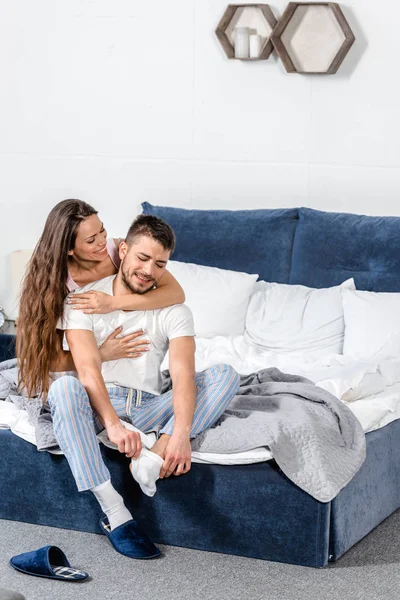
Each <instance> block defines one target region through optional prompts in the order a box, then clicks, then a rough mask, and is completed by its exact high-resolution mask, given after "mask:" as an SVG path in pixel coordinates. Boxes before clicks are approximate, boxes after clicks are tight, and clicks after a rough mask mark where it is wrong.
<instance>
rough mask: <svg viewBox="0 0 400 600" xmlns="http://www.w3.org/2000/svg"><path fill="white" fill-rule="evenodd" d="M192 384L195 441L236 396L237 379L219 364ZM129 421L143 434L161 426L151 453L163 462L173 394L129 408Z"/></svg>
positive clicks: (169, 426) (171, 412) (224, 366)
mask: <svg viewBox="0 0 400 600" xmlns="http://www.w3.org/2000/svg"><path fill="white" fill-rule="evenodd" d="M195 382H196V389H197V398H196V408H195V412H194V416H193V423H192V430H191V433H190V437H191V438H195V437H196V436H197V435H199V433H201V432H202V431H205V430H206V429H208V428H209V427H211V426H212V425H214V423H215V422H216V421H217V420H218V419H219V417H220V416H221V415H222V413H223V412H224V411H225V409H226V408H227V407H228V405H229V404H230V403H231V401H232V399H233V397H234V396H235V394H236V393H237V391H238V389H239V383H240V378H239V375H238V373H237V372H236V371H235V370H234V369H233V367H231V366H230V365H225V364H218V365H214V366H212V367H209V368H208V369H205V370H204V371H202V372H201V373H197V374H196V377H195ZM131 418H132V422H133V424H134V425H135V427H137V428H138V429H140V430H141V431H143V432H145V433H146V432H148V431H152V430H154V429H159V427H160V426H161V429H160V430H159V432H160V438H159V439H158V441H157V442H156V444H155V445H154V446H153V448H152V451H153V452H155V453H156V454H159V455H160V456H161V457H162V458H164V452H165V448H166V446H167V444H168V441H169V437H170V436H171V435H172V432H173V428H174V413H173V406H172V390H170V391H169V392H166V393H165V394H162V395H161V396H154V397H152V398H149V399H146V395H144V402H142V405H141V406H140V407H136V406H134V407H133V408H132V413H131Z"/></svg>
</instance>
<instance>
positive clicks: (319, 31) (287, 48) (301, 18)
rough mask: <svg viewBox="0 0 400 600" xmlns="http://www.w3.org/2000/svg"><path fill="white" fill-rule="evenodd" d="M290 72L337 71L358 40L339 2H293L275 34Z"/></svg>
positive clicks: (279, 52)
mask: <svg viewBox="0 0 400 600" xmlns="http://www.w3.org/2000/svg"><path fill="white" fill-rule="evenodd" d="M271 40H272V43H273V45H274V46H275V48H276V51H277V52H278V54H279V57H280V58H281V60H282V62H283V64H284V66H285V69H286V71H287V72H288V73H312V74H318V75H324V74H328V75H331V74H333V73H336V71H337V70H338V68H339V67H340V65H341V64H342V62H343V60H344V58H345V56H346V54H347V53H348V51H349V50H350V48H351V46H352V45H353V43H354V41H355V37H354V34H353V32H352V30H351V29H350V26H349V24H348V22H347V21H346V18H345V16H344V14H343V12H342V10H341V8H340V6H339V4H337V3H336V2H289V4H288V5H287V7H286V9H285V12H284V13H283V15H282V17H281V19H280V20H279V22H278V24H277V26H276V27H275V29H274V31H273V32H272V35H271Z"/></svg>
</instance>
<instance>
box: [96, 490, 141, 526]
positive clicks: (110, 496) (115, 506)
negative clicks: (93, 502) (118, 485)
mask: <svg viewBox="0 0 400 600" xmlns="http://www.w3.org/2000/svg"><path fill="white" fill-rule="evenodd" d="M90 491H91V492H93V494H94V495H95V496H96V499H97V501H98V503H99V504H100V506H101V508H102V510H103V512H105V513H106V515H107V518H108V521H109V523H110V527H111V530H113V529H115V528H116V527H118V525H122V523H126V522H127V521H130V520H131V519H132V515H131V513H130V512H129V510H128V509H127V508H126V506H125V504H124V500H123V498H122V496H121V494H119V493H118V492H117V490H116V489H115V488H114V486H113V484H112V483H111V479H108V481H105V482H104V483H101V484H100V485H97V486H96V487H94V488H92V489H91V490H90Z"/></svg>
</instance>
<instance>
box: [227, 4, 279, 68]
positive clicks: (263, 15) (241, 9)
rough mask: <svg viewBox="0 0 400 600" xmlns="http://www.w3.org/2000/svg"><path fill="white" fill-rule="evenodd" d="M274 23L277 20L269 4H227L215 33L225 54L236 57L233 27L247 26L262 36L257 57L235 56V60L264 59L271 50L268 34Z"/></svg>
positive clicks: (269, 34)
mask: <svg viewBox="0 0 400 600" xmlns="http://www.w3.org/2000/svg"><path fill="white" fill-rule="evenodd" d="M276 24H277V20H276V19H275V17H274V13H273V12H272V10H271V9H270V7H269V4H229V6H228V7H227V8H226V10H225V12H224V14H223V15H222V18H221V20H220V22H219V23H218V25H217V28H216V30H215V34H216V36H217V38H218V39H219V41H220V44H221V46H222V48H223V49H224V52H225V54H226V56H227V57H228V58H236V57H235V48H234V30H235V27H249V28H250V30H253V31H255V32H256V33H258V34H260V35H261V36H262V44H261V50H260V53H259V55H258V57H257V58H236V60H266V59H267V58H269V56H270V54H271V52H272V50H273V45H272V42H271V39H270V36H271V33H272V31H273V29H274V27H275V26H276Z"/></svg>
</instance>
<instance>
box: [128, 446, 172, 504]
mask: <svg viewBox="0 0 400 600" xmlns="http://www.w3.org/2000/svg"><path fill="white" fill-rule="evenodd" d="M163 462H164V461H163V459H162V458H161V456H159V455H158V454H156V453H155V452H151V450H146V448H142V451H141V453H140V456H139V458H137V459H136V460H133V459H132V460H131V466H130V469H131V473H132V477H133V479H134V480H135V481H137V483H138V484H139V485H140V489H141V490H142V492H143V493H144V494H146V496H154V494H155V493H156V491H157V488H156V481H157V479H158V478H159V476H160V471H161V467H162V465H163Z"/></svg>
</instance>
